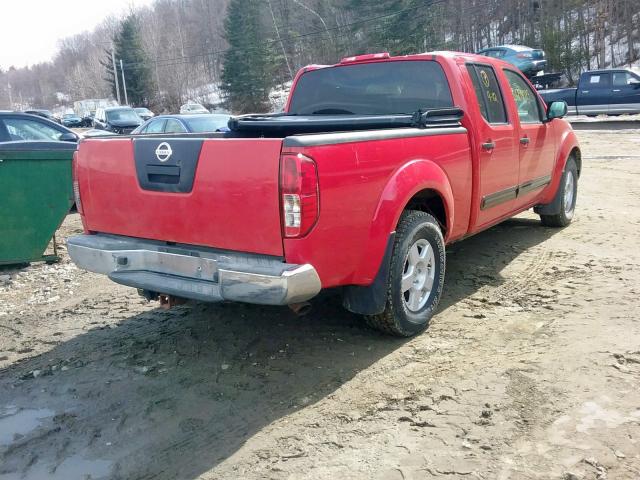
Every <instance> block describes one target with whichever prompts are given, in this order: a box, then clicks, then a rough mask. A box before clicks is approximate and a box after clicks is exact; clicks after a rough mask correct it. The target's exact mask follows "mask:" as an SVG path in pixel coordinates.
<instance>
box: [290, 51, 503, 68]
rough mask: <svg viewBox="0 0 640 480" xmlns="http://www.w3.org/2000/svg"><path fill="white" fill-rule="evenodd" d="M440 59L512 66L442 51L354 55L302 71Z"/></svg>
mask: <svg viewBox="0 0 640 480" xmlns="http://www.w3.org/2000/svg"><path fill="white" fill-rule="evenodd" d="M438 57H440V58H447V59H451V60H456V59H463V60H465V61H470V62H483V63H493V62H497V63H503V64H505V65H510V64H509V63H507V62H503V61H502V60H499V59H495V58H491V57H486V56H484V55H477V54H475V53H466V52H456V51H449V50H440V51H433V52H424V53H414V54H411V55H397V56H391V55H389V53H388V52H380V53H368V54H364V55H354V56H350V57H345V58H343V59H342V60H341V61H340V62H338V63H335V64H333V65H318V64H311V65H307V66H305V67H303V68H302V71H303V72H306V71H309V70H317V69H320V68H330V67H340V66H345V65H352V64H362V63H375V62H385V61H392V62H393V61H399V60H436V59H437V58H438Z"/></svg>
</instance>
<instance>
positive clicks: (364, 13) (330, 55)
mask: <svg viewBox="0 0 640 480" xmlns="http://www.w3.org/2000/svg"><path fill="white" fill-rule="evenodd" d="M228 13H229V14H230V15H228ZM126 22H129V27H128V28H130V29H131V25H135V30H136V32H135V34H136V35H138V38H139V42H128V43H125V44H122V42H120V43H118V38H119V36H120V37H121V34H122V29H123V25H124V24H125V23H126ZM131 34H132V31H131V30H129V32H128V35H131ZM128 38H131V37H128ZM114 42H115V45H116V48H115V50H117V51H116V52H115V53H116V56H117V57H118V58H117V59H116V60H117V61H118V60H119V59H120V58H124V60H123V66H124V70H125V74H126V76H127V78H129V80H128V83H129V84H130V85H133V84H134V83H135V84H136V85H138V86H139V88H143V89H145V91H143V92H141V94H140V95H137V96H136V97H135V98H136V100H135V102H132V103H145V104H148V105H149V106H150V107H152V108H154V109H155V110H156V111H175V110H177V108H178V107H179V105H180V104H181V103H184V102H186V101H188V100H195V101H202V102H204V103H209V104H215V103H218V101H222V100H223V99H231V100H232V101H233V103H232V104H231V107H232V108H233V109H234V110H235V111H244V110H247V109H249V110H250V109H255V108H256V106H257V104H256V102H258V103H260V102H262V103H264V108H269V105H267V103H266V94H265V93H264V92H268V91H269V90H270V89H272V88H273V87H275V86H276V85H280V84H283V83H286V82H287V81H289V80H291V78H292V76H293V74H294V73H295V71H296V70H297V69H298V68H300V67H301V66H303V65H306V64H309V63H334V62H336V61H337V60H339V59H340V58H341V57H343V56H347V55H354V54H359V53H371V52H379V51H389V52H391V53H392V54H406V53H415V52H422V51H429V50H441V49H447V50H461V51H476V50H478V49H480V48H483V47H486V46H493V45H499V44H506V43H511V44H524V45H528V46H531V47H537V48H542V49H544V50H545V52H546V53H547V59H548V61H549V66H548V68H547V71H561V72H564V73H565V74H566V76H567V79H568V81H569V82H572V81H574V80H575V79H576V76H577V74H578V73H579V72H580V71H582V70H585V69H590V68H601V67H616V66H621V65H630V64H633V63H634V62H637V61H638V59H639V58H640V2H638V1H637V0H157V1H156V2H155V3H153V4H152V6H150V7H147V8H142V9H139V10H136V11H134V12H132V13H131V16H130V17H128V18H127V19H116V18H109V19H107V20H105V22H104V23H103V24H102V25H100V26H99V27H98V28H96V29H95V30H94V31H93V32H87V33H83V34H80V35H76V36H73V37H70V38H67V39H65V40H63V41H62V42H61V43H60V46H59V51H58V54H57V55H56V57H55V58H54V59H53V60H52V61H51V62H49V63H44V64H39V65H34V66H32V67H29V68H22V69H13V68H11V69H9V71H5V72H2V71H0V108H15V109H19V108H26V107H27V106H31V107H49V108H51V107H53V106H55V105H65V104H67V105H72V104H73V101H74V100H79V99H83V98H100V97H107V96H111V95H113V93H114V92H115V91H114V89H113V86H112V85H111V82H112V80H113V68H112V67H110V66H109V60H110V58H111V48H112V45H113V44H114ZM136 45H139V47H136ZM229 45H231V46H232V48H233V49H232V50H230V49H229ZM128 49H129V51H128ZM131 50H136V51H131ZM137 50H142V51H137ZM117 70H118V72H119V73H120V69H119V66H118V68H117ZM225 70H226V74H225ZM143 74H144V76H145V81H144V82H138V83H136V82H135V80H136V79H135V78H131V76H136V75H143ZM238 77H245V79H250V80H251V81H250V82H247V81H239V78H238ZM9 85H10V86H11V88H9ZM252 89H255V90H256V91H259V92H263V93H260V95H258V97H260V98H257V97H255V98H253V97H251V98H249V97H247V96H246V90H252ZM10 99H11V102H10ZM243 99H244V100H243ZM130 101H131V99H130ZM10 103H11V105H10Z"/></svg>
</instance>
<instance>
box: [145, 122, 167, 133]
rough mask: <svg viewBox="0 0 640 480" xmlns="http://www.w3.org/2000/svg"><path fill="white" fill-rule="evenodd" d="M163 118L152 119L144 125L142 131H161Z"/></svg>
mask: <svg viewBox="0 0 640 480" xmlns="http://www.w3.org/2000/svg"><path fill="white" fill-rule="evenodd" d="M163 127H164V120H154V121H152V122H151V123H149V125H147V126H146V128H145V130H144V133H162V132H163Z"/></svg>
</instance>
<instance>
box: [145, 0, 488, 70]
mask: <svg viewBox="0 0 640 480" xmlns="http://www.w3.org/2000/svg"><path fill="white" fill-rule="evenodd" d="M446 1H447V0H426V3H425V4H422V5H416V6H415V7H410V8H405V9H402V10H397V11H395V12H390V13H386V14H382V15H376V16H373V17H369V18H366V19H364V20H358V21H355V22H350V23H345V24H343V25H336V26H335V27H330V28H324V29H321V30H314V31H312V32H308V33H303V34H298V35H289V36H284V37H282V38H281V39H276V40H269V41H267V42H264V43H265V44H267V45H271V44H275V43H278V42H280V41H283V42H288V41H292V40H298V39H300V38H307V37H313V36H319V35H325V34H327V33H329V32H332V31H336V30H338V31H339V30H342V29H345V28H351V27H354V26H357V25H363V24H366V23H370V22H376V21H378V20H382V19H386V18H390V17H394V16H397V15H402V14H403V13H408V12H412V11H415V10H418V9H420V8H425V7H433V6H435V5H440V4H443V3H445V2H446ZM474 7H475V6H474ZM241 50H243V51H246V50H252V48H245V49H241ZM225 52H226V50H217V51H211V52H205V53H198V54H194V55H183V56H180V57H174V58H163V59H156V60H151V62H152V63H158V64H160V63H163V62H171V61H176V60H190V59H194V58H201V57H208V56H217V55H223V54H224V53H225Z"/></svg>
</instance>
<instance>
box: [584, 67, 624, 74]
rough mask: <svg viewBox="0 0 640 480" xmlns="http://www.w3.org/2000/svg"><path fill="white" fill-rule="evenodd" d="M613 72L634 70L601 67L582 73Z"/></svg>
mask: <svg viewBox="0 0 640 480" xmlns="http://www.w3.org/2000/svg"><path fill="white" fill-rule="evenodd" d="M611 72H633V70H631V69H630V68H601V69H599V70H587V71H586V72H582V75H585V74H587V73H589V74H591V73H611Z"/></svg>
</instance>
